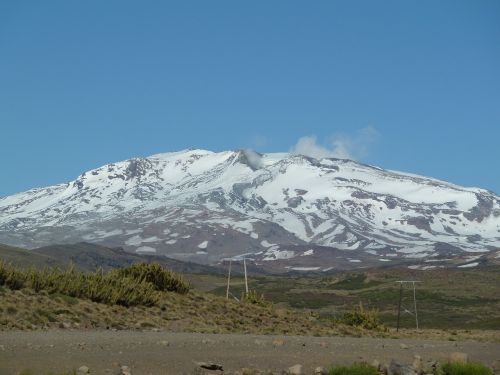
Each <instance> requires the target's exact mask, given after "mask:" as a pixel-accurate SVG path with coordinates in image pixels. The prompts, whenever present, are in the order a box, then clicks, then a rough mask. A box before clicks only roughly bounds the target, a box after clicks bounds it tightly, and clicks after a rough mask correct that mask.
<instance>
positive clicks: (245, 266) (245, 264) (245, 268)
mask: <svg viewBox="0 0 500 375" xmlns="http://www.w3.org/2000/svg"><path fill="white" fill-rule="evenodd" d="M243 269H244V270H245V290H246V292H247V294H248V278H247V262H246V259H245V258H243Z"/></svg>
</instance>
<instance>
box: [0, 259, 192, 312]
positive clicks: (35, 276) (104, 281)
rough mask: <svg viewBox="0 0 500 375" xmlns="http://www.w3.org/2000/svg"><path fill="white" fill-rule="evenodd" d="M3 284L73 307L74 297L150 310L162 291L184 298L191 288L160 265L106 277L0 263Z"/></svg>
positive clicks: (101, 274)
mask: <svg viewBox="0 0 500 375" xmlns="http://www.w3.org/2000/svg"><path fill="white" fill-rule="evenodd" d="M2 284H3V285H5V286H7V287H8V288H10V289H22V288H30V289H33V290H34V291H36V292H40V291H42V290H43V291H46V292H47V293H49V294H61V295H65V296H69V297H70V299H68V301H70V302H69V303H74V301H72V300H71V297H73V298H86V299H89V300H91V301H94V302H101V303H107V304H111V305H112V304H117V305H123V306H134V305H145V306H151V305H154V304H156V303H157V302H158V299H159V292H161V291H173V292H177V293H181V294H185V293H187V292H188V291H189V287H190V286H189V284H188V283H187V282H185V281H184V280H183V279H182V276H180V275H178V274H176V273H174V272H172V271H169V270H166V269H164V268H163V267H162V266H161V265H159V264H137V265H133V266H131V267H128V268H123V269H120V270H113V271H111V272H109V273H106V274H105V273H104V272H103V271H102V270H99V271H96V272H89V273H84V272H80V271H77V270H76V269H75V268H74V267H70V268H69V269H67V270H61V269H59V268H51V269H45V270H42V271H40V270H36V269H33V268H32V269H28V270H21V269H18V268H15V267H13V266H10V265H6V264H5V263H2V262H0V285H2Z"/></svg>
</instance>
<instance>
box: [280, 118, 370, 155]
mask: <svg viewBox="0 0 500 375" xmlns="http://www.w3.org/2000/svg"><path fill="white" fill-rule="evenodd" d="M378 136H379V134H378V132H377V131H376V130H375V128H373V127H372V126H368V127H366V128H363V129H360V130H358V131H357V132H356V133H354V134H353V135H346V134H338V135H335V136H333V137H330V138H329V139H328V140H327V141H326V142H325V143H324V144H323V145H321V144H318V141H317V138H316V136H307V137H302V138H300V139H299V140H298V141H297V144H296V145H295V146H293V147H292V148H291V149H290V152H291V153H292V154H298V155H305V156H309V157H312V158H315V159H323V158H337V159H351V160H359V159H362V158H364V157H365V156H366V155H367V154H368V152H369V148H370V146H371V145H372V144H373V143H374V142H375V141H376V140H377V138H378Z"/></svg>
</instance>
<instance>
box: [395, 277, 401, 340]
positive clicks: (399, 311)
mask: <svg viewBox="0 0 500 375" xmlns="http://www.w3.org/2000/svg"><path fill="white" fill-rule="evenodd" d="M402 299H403V283H401V284H400V286H399V304H398V325H397V326H396V332H399V319H400V317H401V300H402Z"/></svg>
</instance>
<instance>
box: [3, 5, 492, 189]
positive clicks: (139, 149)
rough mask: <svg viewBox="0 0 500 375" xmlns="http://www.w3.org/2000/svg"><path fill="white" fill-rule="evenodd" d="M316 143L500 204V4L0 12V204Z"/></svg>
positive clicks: (17, 8)
mask: <svg viewBox="0 0 500 375" xmlns="http://www.w3.org/2000/svg"><path fill="white" fill-rule="evenodd" d="M367 127H371V128H370V129H372V133H375V132H376V134H377V136H376V137H374V138H376V139H371V140H370V142H368V141H366V142H365V141H360V140H359V138H360V136H359V134H360V133H359V132H360V129H366V128H367ZM310 135H314V136H316V137H317V142H318V143H320V144H322V145H324V146H328V145H329V144H330V142H331V140H332V137H337V138H335V139H338V136H339V135H341V136H342V137H343V138H342V139H350V140H351V145H350V147H351V149H352V152H353V153H354V154H357V155H358V159H360V160H361V161H363V162H366V163H370V164H375V165H379V166H381V167H385V168H390V169H397V170H403V171H407V172H413V173H419V174H424V175H428V176H432V177H436V178H440V179H444V180H449V181H451V182H455V183H458V184H462V185H467V186H480V187H484V188H487V189H490V190H493V191H496V192H497V193H500V167H499V162H500V146H499V143H500V1H498V0H490V1H483V0H474V1H472V0H467V1H460V0H449V1H445V0H443V1H435V0H431V1H429V0H418V1H412V0H408V1H401V0H397V1H371V0H368V1H356V0H354V1H351V0H349V1H347V0H345V1H334V0H328V1H305V0H304V1H292V0H282V1H278V0H273V1H246V2H243V1H219V0H216V1H205V0H203V1H175V2H174V1H134V2H131V1H124V0H119V1H109V0H106V1H102V0H95V1H92V0H87V1H69V0H62V1H39V0H37V1H2V2H0V137H1V138H0V140H1V142H0V145H1V146H0V167H1V174H0V196H3V195H8V194H11V193H14V192H18V191H23V190H27V189H29V188H32V187H38V186H46V185H50V184H55V183H59V182H65V181H68V180H71V179H73V178H75V177H76V176H77V175H79V174H80V173H81V172H83V171H85V170H88V169H91V168H94V167H97V166H100V165H103V164H106V163H109V162H113V161H118V160H123V159H127V158H130V157H132V156H147V155H150V154H154V153H158V152H166V151H174V150H180V149H184V148H205V149H211V150H214V151H217V150H225V149H238V148H246V147H251V148H255V149H256V150H257V151H262V152H271V151H288V150H290V149H291V147H293V145H294V144H296V143H297V140H298V139H299V138H301V137H303V136H310ZM361 143H362V144H361ZM358 146H359V147H360V149H361V148H362V149H363V152H358V151H359V150H357V147H358Z"/></svg>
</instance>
